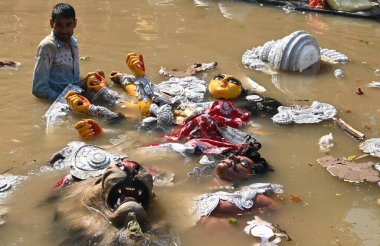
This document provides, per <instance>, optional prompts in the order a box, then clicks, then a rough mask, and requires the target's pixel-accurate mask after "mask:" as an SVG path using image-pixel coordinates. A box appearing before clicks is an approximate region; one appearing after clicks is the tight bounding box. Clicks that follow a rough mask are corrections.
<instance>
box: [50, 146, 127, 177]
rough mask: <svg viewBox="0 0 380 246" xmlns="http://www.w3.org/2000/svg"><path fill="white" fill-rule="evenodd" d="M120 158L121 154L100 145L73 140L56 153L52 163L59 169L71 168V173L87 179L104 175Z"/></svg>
mask: <svg viewBox="0 0 380 246" xmlns="http://www.w3.org/2000/svg"><path fill="white" fill-rule="evenodd" d="M120 159H122V157H121V156H119V155H117V154H112V153H110V152H107V151H105V150H104V149H102V148H100V147H97V146H94V145H88V144H85V143H83V142H77V141H73V142H70V143H69V144H68V146H67V147H65V148H63V149H62V150H61V151H59V152H57V153H55V154H54V155H53V157H52V159H51V160H50V163H51V164H52V165H53V167H54V168H56V169H59V170H64V169H70V173H71V174H72V175H73V176H74V177H76V178H78V179H87V178H90V177H97V176H100V175H102V174H103V172H104V169H105V168H107V167H108V166H109V165H110V164H112V163H116V162H118V161H119V160H120Z"/></svg>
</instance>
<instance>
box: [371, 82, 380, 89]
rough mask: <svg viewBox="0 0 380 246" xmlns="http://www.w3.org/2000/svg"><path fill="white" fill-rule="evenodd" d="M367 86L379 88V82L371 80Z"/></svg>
mask: <svg viewBox="0 0 380 246" xmlns="http://www.w3.org/2000/svg"><path fill="white" fill-rule="evenodd" d="M368 86H369V87H373V88H380V82H377V81H372V82H371V83H369V84H368Z"/></svg>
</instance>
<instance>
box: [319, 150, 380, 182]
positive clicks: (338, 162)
mask: <svg viewBox="0 0 380 246" xmlns="http://www.w3.org/2000/svg"><path fill="white" fill-rule="evenodd" d="M318 163H319V164H321V166H323V167H325V168H326V169H327V171H328V172H329V173H330V174H331V175H333V176H335V177H338V178H340V179H343V180H344V181H348V182H353V183H360V182H364V181H368V182H374V183H375V182H379V181H380V176H379V171H377V170H376V169H375V168H374V164H373V163H372V162H365V163H353V162H350V161H347V160H344V159H342V158H336V157H333V156H324V157H322V158H319V159H318Z"/></svg>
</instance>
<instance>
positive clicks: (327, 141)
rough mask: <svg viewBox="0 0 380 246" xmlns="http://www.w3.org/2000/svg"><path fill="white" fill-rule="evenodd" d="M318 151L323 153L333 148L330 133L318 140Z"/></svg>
mask: <svg viewBox="0 0 380 246" xmlns="http://www.w3.org/2000/svg"><path fill="white" fill-rule="evenodd" d="M318 144H319V149H320V150H321V151H323V152H328V151H330V149H331V148H332V147H334V142H333V136H332V133H331V132H330V133H329V134H327V135H324V136H322V137H321V138H320V139H319V142H318Z"/></svg>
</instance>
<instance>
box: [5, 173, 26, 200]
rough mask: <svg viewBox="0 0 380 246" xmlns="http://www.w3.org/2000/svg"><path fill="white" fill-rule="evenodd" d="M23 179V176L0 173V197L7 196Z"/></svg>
mask: <svg viewBox="0 0 380 246" xmlns="http://www.w3.org/2000/svg"><path fill="white" fill-rule="evenodd" d="M25 179H26V177H25V176H16V175H8V174H5V175H0V199H4V198H7V197H8V196H9V195H10V194H11V192H12V189H13V188H14V187H15V186H16V185H17V184H19V183H20V182H21V181H23V180H25Z"/></svg>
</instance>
